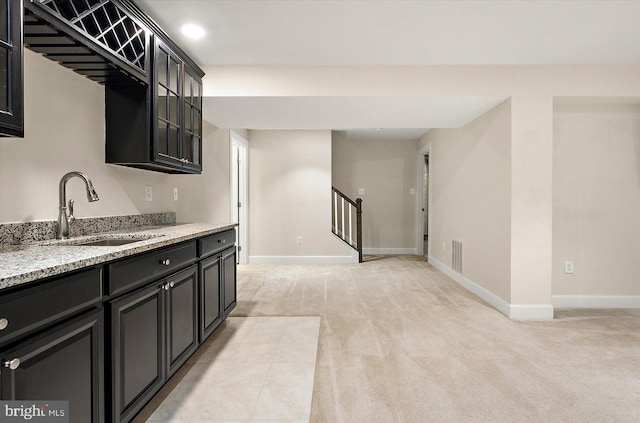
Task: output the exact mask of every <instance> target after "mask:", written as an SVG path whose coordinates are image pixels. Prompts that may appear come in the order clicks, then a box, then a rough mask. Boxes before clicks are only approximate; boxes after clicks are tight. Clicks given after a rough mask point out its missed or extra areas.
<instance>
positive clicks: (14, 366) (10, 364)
mask: <svg viewBox="0 0 640 423" xmlns="http://www.w3.org/2000/svg"><path fill="white" fill-rule="evenodd" d="M2 364H3V365H4V367H7V368H9V369H11V370H15V369H17V368H18V367H20V359H19V358H14V359H13V360H7V361H5V362H4V363H2Z"/></svg>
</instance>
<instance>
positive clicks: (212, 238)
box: [198, 229, 236, 257]
mask: <svg viewBox="0 0 640 423" xmlns="http://www.w3.org/2000/svg"><path fill="white" fill-rule="evenodd" d="M235 242H236V230H235V229H230V230H228V231H224V232H220V233H217V234H213V235H209V236H206V237H204V238H200V239H199V240H198V247H199V251H200V257H206V256H208V255H211V254H213V253H217V252H218V251H222V250H224V249H225V248H227V247H230V246H232V245H234V244H235Z"/></svg>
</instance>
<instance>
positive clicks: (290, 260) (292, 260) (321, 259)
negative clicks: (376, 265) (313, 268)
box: [249, 253, 358, 264]
mask: <svg viewBox="0 0 640 423" xmlns="http://www.w3.org/2000/svg"><path fill="white" fill-rule="evenodd" d="M249 263H251V264H351V263H358V254H357V253H356V254H355V256H354V255H350V256H249Z"/></svg>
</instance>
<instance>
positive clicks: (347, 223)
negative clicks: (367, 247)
mask: <svg viewBox="0 0 640 423" xmlns="http://www.w3.org/2000/svg"><path fill="white" fill-rule="evenodd" d="M331 232H333V234H334V235H336V236H337V237H338V238H340V239H341V240H342V241H344V242H345V243H346V244H347V245H349V246H350V247H351V248H353V249H354V250H356V251H357V252H358V263H362V199H361V198H356V199H355V200H352V199H350V198H349V197H347V196H346V195H344V194H343V193H342V192H340V191H339V190H337V189H336V188H335V187H331ZM354 235H355V237H354Z"/></svg>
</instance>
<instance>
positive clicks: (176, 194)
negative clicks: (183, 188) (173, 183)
mask: <svg viewBox="0 0 640 423" xmlns="http://www.w3.org/2000/svg"><path fill="white" fill-rule="evenodd" d="M173 201H178V188H174V189H173Z"/></svg>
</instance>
